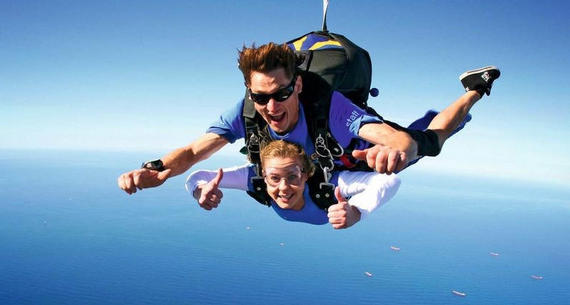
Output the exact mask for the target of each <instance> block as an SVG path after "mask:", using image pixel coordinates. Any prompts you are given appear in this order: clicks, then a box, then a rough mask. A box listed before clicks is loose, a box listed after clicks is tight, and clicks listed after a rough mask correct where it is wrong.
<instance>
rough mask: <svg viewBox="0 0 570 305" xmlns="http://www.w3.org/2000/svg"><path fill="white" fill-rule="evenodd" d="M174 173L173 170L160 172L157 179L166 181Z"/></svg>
mask: <svg viewBox="0 0 570 305" xmlns="http://www.w3.org/2000/svg"><path fill="white" fill-rule="evenodd" d="M171 172H172V169H170V168H169V169H165V170H163V171H162V172H159V173H158V175H156V178H157V179H158V180H160V181H166V179H168V177H170V173H171Z"/></svg>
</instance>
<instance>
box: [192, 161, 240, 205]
mask: <svg viewBox="0 0 570 305" xmlns="http://www.w3.org/2000/svg"><path fill="white" fill-rule="evenodd" d="M250 167H251V165H250V164H246V165H242V166H236V167H230V168H225V169H219V170H217V171H208V170H199V171H195V172H193V173H192V174H190V176H188V178H187V179H186V185H185V186H186V190H187V191H188V192H189V193H190V194H192V196H193V197H194V198H195V199H196V200H197V201H198V204H199V205H200V207H202V208H203V209H206V210H211V209H213V208H217V207H218V204H219V203H220V201H221V199H222V196H223V194H222V191H220V190H219V188H230V189H238V190H244V191H246V190H248V178H249V173H250Z"/></svg>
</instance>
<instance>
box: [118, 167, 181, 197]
mask: <svg viewBox="0 0 570 305" xmlns="http://www.w3.org/2000/svg"><path fill="white" fill-rule="evenodd" d="M170 172H171V170H170V169H166V170H164V171H162V172H159V171H155V170H151V169H146V168H141V169H135V170H133V171H130V172H127V173H124V174H122V175H120V176H119V178H118V179H117V184H119V188H120V189H122V190H123V191H125V192H127V194H129V195H131V194H134V193H136V192H137V189H139V190H142V189H145V188H149V187H156V186H159V185H161V184H163V183H164V181H166V179H168V177H169V176H170Z"/></svg>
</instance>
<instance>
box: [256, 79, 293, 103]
mask: <svg viewBox="0 0 570 305" xmlns="http://www.w3.org/2000/svg"><path fill="white" fill-rule="evenodd" d="M296 80H297V76H296V75H294V76H293V79H292V80H291V83H290V84H289V85H288V86H287V87H285V88H281V89H279V90H277V91H275V92H273V93H271V94H261V93H253V92H251V89H250V88H247V90H248V91H249V98H251V100H252V101H254V102H255V103H256V104H259V105H267V103H269V100H270V99H271V98H273V99H274V100H276V101H278V102H283V101H285V100H286V99H288V98H289V97H290V96H291V94H293V91H294V90H295V81H296Z"/></svg>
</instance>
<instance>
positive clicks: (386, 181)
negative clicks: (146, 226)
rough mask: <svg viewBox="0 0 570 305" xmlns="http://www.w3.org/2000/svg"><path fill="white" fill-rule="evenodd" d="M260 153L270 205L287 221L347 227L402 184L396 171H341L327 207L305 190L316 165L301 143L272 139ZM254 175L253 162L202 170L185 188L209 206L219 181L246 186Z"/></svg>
mask: <svg viewBox="0 0 570 305" xmlns="http://www.w3.org/2000/svg"><path fill="white" fill-rule="evenodd" d="M260 156H261V166H262V170H263V176H264V178H265V182H266V185H267V193H268V194H269V196H270V197H271V199H272V202H271V206H272V207H273V209H274V210H275V212H276V213H277V214H278V215H279V216H280V217H281V218H283V219H285V220H288V221H298V222H306V223H310V224H325V223H327V222H329V223H331V224H332V225H333V227H334V228H335V229H341V228H348V227H350V226H351V225H353V224H354V223H356V222H358V221H359V220H360V219H362V218H364V217H365V216H367V215H368V214H369V213H370V212H372V211H373V210H374V209H376V208H377V207H378V206H380V205H382V204H384V203H385V202H387V201H388V200H390V199H391V198H392V197H393V196H394V194H395V193H396V191H397V190H398V187H399V186H400V179H399V178H398V177H397V176H396V175H395V174H392V175H385V174H379V173H376V172H350V171H340V172H338V173H335V174H333V177H332V179H331V182H332V183H333V184H335V185H337V187H336V190H335V196H336V198H337V200H338V203H337V204H335V205H332V206H331V207H329V208H328V211H325V210H322V209H320V208H319V207H317V205H316V204H315V203H314V202H313V200H312V199H311V196H310V195H309V189H308V186H307V180H308V179H309V177H311V176H312V175H313V174H314V172H315V166H314V164H313V163H312V162H311V161H310V160H309V157H308V156H307V155H306V154H305V151H304V150H303V149H302V148H301V147H300V146H298V145H296V144H293V143H289V142H285V141H282V140H279V141H273V142H271V143H269V144H268V145H267V146H266V147H265V148H263V150H262V151H261V155H260ZM253 176H255V171H254V167H253V165H251V164H247V165H244V166H240V167H233V168H226V169H219V170H218V171H217V172H215V171H205V170H201V171H196V172H193V173H192V174H190V176H189V177H188V179H187V180H186V189H187V190H188V191H189V192H190V193H192V194H193V196H194V198H195V199H196V200H197V201H198V203H199V204H200V206H201V207H202V208H204V209H206V210H211V209H212V208H216V207H217V206H218V204H219V203H220V201H221V199H222V196H223V194H222V192H221V191H220V190H219V188H220V187H221V188H232V189H240V190H244V191H250V190H252V186H251V182H250V178H251V177H253ZM349 197H350V199H348V200H347V199H345V198H349Z"/></svg>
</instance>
